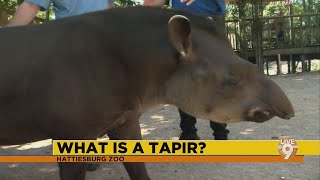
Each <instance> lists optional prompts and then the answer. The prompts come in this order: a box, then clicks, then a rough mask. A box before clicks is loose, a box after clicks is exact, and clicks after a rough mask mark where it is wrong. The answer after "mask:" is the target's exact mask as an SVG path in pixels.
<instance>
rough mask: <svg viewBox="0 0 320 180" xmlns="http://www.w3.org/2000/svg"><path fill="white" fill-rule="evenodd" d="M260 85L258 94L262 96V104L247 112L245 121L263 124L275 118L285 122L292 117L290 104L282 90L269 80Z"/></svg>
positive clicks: (292, 112)
mask: <svg viewBox="0 0 320 180" xmlns="http://www.w3.org/2000/svg"><path fill="white" fill-rule="evenodd" d="M262 84H263V86H262V87H263V88H261V89H260V91H262V92H260V93H261V95H263V97H262V98H261V99H262V101H263V102H261V103H258V104H259V105H257V106H253V107H251V108H250V109H249V110H248V111H247V120H248V121H253V122H265V121H268V120H269V119H271V118H273V117H275V116H278V117H280V118H282V119H286V120H289V119H290V118H292V117H294V116H295V115H294V110H293V107H292V104H291V102H290V100H289V98H288V97H287V95H286V94H285V93H284V92H283V90H282V89H281V88H280V87H279V86H278V85H277V84H276V83H274V82H273V81H271V80H269V79H266V80H264V82H263V83H262Z"/></svg>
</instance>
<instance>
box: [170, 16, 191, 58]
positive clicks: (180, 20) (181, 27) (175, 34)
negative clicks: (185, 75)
mask: <svg viewBox="0 0 320 180" xmlns="http://www.w3.org/2000/svg"><path fill="white" fill-rule="evenodd" d="M168 26H169V38H170V41H171V43H172V45H173V46H174V47H175V48H176V50H177V51H178V52H180V53H181V54H182V55H187V54H188V53H189V51H191V25H190V21H189V19H188V18H187V17H185V16H182V15H175V16H172V17H171V18H170V20H169V22H168Z"/></svg>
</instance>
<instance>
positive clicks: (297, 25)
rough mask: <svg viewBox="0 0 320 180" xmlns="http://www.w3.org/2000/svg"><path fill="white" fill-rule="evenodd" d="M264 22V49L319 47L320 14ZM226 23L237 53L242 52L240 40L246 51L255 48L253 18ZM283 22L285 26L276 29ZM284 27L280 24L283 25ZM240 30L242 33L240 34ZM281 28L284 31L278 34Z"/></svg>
mask: <svg viewBox="0 0 320 180" xmlns="http://www.w3.org/2000/svg"><path fill="white" fill-rule="evenodd" d="M260 21H261V22H262V48H263V49H274V48H298V47H309V46H319V45H320V13H315V14H303V15H289V16H277V17H263V18H261V19H260ZM242 23H243V25H242V26H241V25H240V20H227V21H226V27H227V28H226V29H227V34H228V38H229V40H230V43H231V45H232V47H233V49H234V50H238V51H240V48H241V46H240V44H241V42H240V41H241V40H242V41H244V44H245V45H246V47H244V48H246V49H247V50H252V48H253V46H252V45H253V40H254V39H253V33H254V32H253V26H254V24H253V19H245V20H243V22H242ZM276 23H282V27H281V28H279V27H275V26H277V25H275V24H276ZM280 26H281V25H280ZM240 28H243V29H242V32H243V33H242V34H240ZM279 29H281V31H282V32H283V34H282V35H281V36H278V35H279Z"/></svg>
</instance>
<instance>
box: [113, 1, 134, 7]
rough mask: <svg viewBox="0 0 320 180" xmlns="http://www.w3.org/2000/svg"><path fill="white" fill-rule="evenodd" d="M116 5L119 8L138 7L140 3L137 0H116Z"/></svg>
mask: <svg viewBox="0 0 320 180" xmlns="http://www.w3.org/2000/svg"><path fill="white" fill-rule="evenodd" d="M114 4H115V6H116V7H119V6H136V5H139V4H140V3H139V2H137V0H116V1H115V2H114Z"/></svg>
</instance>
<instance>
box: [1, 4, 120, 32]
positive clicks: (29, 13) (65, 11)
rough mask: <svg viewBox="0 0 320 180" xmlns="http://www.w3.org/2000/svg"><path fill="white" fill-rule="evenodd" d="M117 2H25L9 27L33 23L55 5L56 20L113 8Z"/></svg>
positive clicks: (18, 9)
mask: <svg viewBox="0 0 320 180" xmlns="http://www.w3.org/2000/svg"><path fill="white" fill-rule="evenodd" d="M114 1H115V0H24V1H23V2H22V3H21V4H20V5H19V6H18V8H17V10H16V12H15V14H14V16H13V18H12V20H11V21H10V22H9V24H8V25H7V27H10V26H23V25H28V24H30V23H31V22H32V20H33V19H34V17H35V16H36V15H37V13H38V12H39V11H45V10H47V9H48V8H49V6H50V4H51V3H52V4H53V11H54V14H55V18H56V19H59V18H63V17H68V16H75V15H79V14H83V13H88V12H93V11H99V10H103V9H107V8H111V7H113V2H114Z"/></svg>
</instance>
